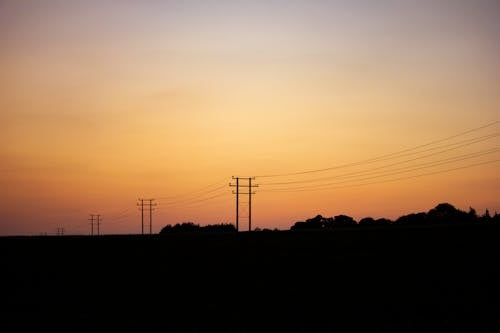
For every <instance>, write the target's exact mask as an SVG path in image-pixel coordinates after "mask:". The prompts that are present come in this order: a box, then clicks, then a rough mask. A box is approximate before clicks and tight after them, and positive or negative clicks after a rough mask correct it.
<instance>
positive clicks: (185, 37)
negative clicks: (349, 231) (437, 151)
mask: <svg viewBox="0 0 500 333" xmlns="http://www.w3.org/2000/svg"><path fill="white" fill-rule="evenodd" d="M498 13H500V6H499V5H498V3H497V2H495V1H488V0H479V1H475V2H473V3H472V2H466V1H440V2H439V3H436V2H435V1H404V2H403V1H392V0H385V1H378V2H376V3H374V2H372V1H252V2H246V1H165V2H163V1H162V2H159V1H144V2H128V1H124V2H120V4H118V3H116V2H112V1H72V2H66V1H60V2H59V1H54V2H50V3H49V4H47V3H43V4H42V3H39V2H37V1H4V2H2V3H0V43H1V48H0V68H1V71H2V76H1V77H0V88H1V89H0V110H1V112H0V139H1V141H0V142H1V144H0V161H1V162H2V166H1V168H0V170H1V173H0V185H1V186H2V188H3V189H4V190H3V191H2V194H1V195H0V199H1V201H0V213H1V215H2V217H3V220H2V223H0V235H8V234H39V233H40V232H48V233H54V232H55V230H56V228H57V227H58V226H65V228H66V230H67V232H69V233H83V234H86V233H88V229H89V227H88V223H87V222H88V221H87V218H88V214H95V213H97V214H101V215H102V216H103V232H104V233H136V232H139V231H140V223H139V222H140V220H139V218H140V216H139V213H138V211H137V207H136V206H135V204H136V200H137V198H139V197H156V198H162V197H172V196H173V197H175V198H177V199H178V200H181V201H182V198H183V197H182V196H181V195H182V194H183V193H186V192H190V191H193V190H197V189H200V188H203V187H204V186H207V185H209V184H212V183H216V182H218V181H220V182H221V184H226V183H229V181H230V180H231V176H232V175H241V176H252V175H259V174H269V173H287V172H294V171H301V170H309V169H316V168H324V167H329V166H333V165H339V164H343V163H349V162H355V161H359V160H364V159H366V158H370V157H373V156H378V155H383V154H387V153H391V152H395V151H399V150H402V149H405V148H408V147H412V146H416V145H419V144H422V143H425V142H429V141H432V140H436V139H440V138H443V137H446V136H449V135H453V134H455V133H459V132H462V131H465V130H467V129H470V128H474V127H478V126H481V125H484V124H487V123H492V122H494V121H497V120H499V118H500V117H499V115H500V110H499V107H500V95H499V94H498V91H499V90H498V89H499V88H500V60H499V58H498V54H500V22H499V21H498ZM488 131H489V132H486V131H485V132H479V133H478V135H482V134H488V133H494V132H497V131H498V125H496V126H493V127H491V128H489V129H488ZM498 143H499V140H498V138H492V139H491V140H488V141H485V142H483V143H481V144H478V145H476V146H474V147H470V149H469V150H468V151H467V152H472V153H474V152H478V151H482V150H485V149H490V148H494V147H496V146H498ZM498 156H499V154H498V152H497V153H494V154H490V155H488V156H487V157H484V160H486V159H494V158H498ZM498 165H499V164H498V163H492V164H486V165H482V166H477V167H474V168H468V169H463V170H456V171H452V172H448V173H443V174H437V175H429V176H426V177H419V178H414V179H406V180H401V181H398V182H387V183H380V184H374V185H369V186H362V187H347V188H337V189H332V190H328V191H313V192H293V193H286V192H284V193H281V192H266V191H265V188H264V187H262V188H260V189H259V190H261V191H258V193H257V194H256V196H255V197H254V210H253V217H254V226H255V227H260V228H280V229H287V228H289V227H290V226H291V225H292V224H293V223H294V222H295V221H298V220H303V219H306V218H309V217H312V216H314V215H316V214H322V215H324V216H334V215H338V214H347V215H351V216H353V217H355V218H356V219H360V218H362V217H365V216H373V217H388V218H396V217H398V216H400V215H403V214H406V213H409V212H415V211H426V210H428V209H430V208H432V207H434V206H435V205H436V204H438V203H440V202H450V203H452V204H454V205H455V206H457V208H460V209H464V210H467V209H468V208H469V206H472V207H474V208H476V209H477V210H478V212H479V213H482V212H484V210H485V209H489V210H490V211H491V212H494V211H495V210H497V211H500V202H499V201H498V198H499V197H500V196H499V193H498V188H500V177H499V176H498ZM319 176H321V175H318V176H315V177H319ZM290 180H293V179H290ZM256 182H257V183H259V182H262V183H264V179H257V181H256ZM230 191H231V189H230V188H229V187H227V195H224V196H221V197H218V198H215V199H214V200H210V201H206V202H200V203H199V204H198V205H195V206H194V207H192V206H186V205H183V204H182V203H181V204H179V205H177V206H175V205H169V200H167V199H163V200H160V199H158V203H159V206H158V210H157V211H155V215H154V231H155V232H158V231H159V230H160V228H161V227H162V226H164V225H166V224H173V223H178V222H184V221H192V222H195V223H200V224H208V223H220V222H224V223H227V222H233V221H234V198H233V196H232V195H231V194H230ZM220 193H222V192H220ZM214 194H219V192H214ZM205 197H206V196H205ZM202 199H203V197H202ZM188 202H189V200H188ZM244 223H245V222H242V225H244Z"/></svg>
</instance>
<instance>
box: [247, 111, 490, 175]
mask: <svg viewBox="0 0 500 333" xmlns="http://www.w3.org/2000/svg"><path fill="white" fill-rule="evenodd" d="M498 123H500V121H494V122H491V123H488V124H486V125H483V126H480V127H476V128H473V129H470V130H467V131H464V132H460V133H458V134H455V135H452V136H448V137H446V138H443V139H439V140H434V141H431V142H428V143H425V144H421V145H417V146H414V147H411V148H407V149H403V150H400V151H397V152H393V153H389V154H385V155H380V156H378V157H373V158H369V159H365V160H361V161H358V162H353V163H347V164H340V165H337V166H332V167H327V168H322V169H313V170H306V171H298V172H289V173H280V174H268V175H260V176H255V177H256V178H272V177H286V176H297V175H305V174H310V173H317V172H324V171H330V170H335V169H340V168H346V167H351V166H357V165H360V164H366V163H373V162H378V161H380V160H382V159H385V158H388V157H393V156H398V155H401V154H404V153H407V152H410V151H414V150H417V149H421V148H424V147H428V146H431V145H435V144H437V143H441V142H446V141H449V140H451V139H455V138H458V137H461V136H464V135H466V134H470V133H473V132H477V131H480V130H483V129H485V128H488V127H491V126H494V125H497V124H498Z"/></svg>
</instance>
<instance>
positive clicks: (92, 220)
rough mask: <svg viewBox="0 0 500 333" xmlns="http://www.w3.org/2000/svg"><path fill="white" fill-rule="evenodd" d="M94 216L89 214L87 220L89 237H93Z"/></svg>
mask: <svg viewBox="0 0 500 333" xmlns="http://www.w3.org/2000/svg"><path fill="white" fill-rule="evenodd" d="M94 216H96V215H95V214H90V218H89V221H90V236H94Z"/></svg>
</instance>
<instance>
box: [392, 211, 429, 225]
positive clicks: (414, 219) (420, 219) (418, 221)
mask: <svg viewBox="0 0 500 333" xmlns="http://www.w3.org/2000/svg"><path fill="white" fill-rule="evenodd" d="M395 223H396V224H403V225H423V224H426V223H427V214H426V213H411V214H408V215H403V216H400V217H399V218H398V219H397V220H396V222H395Z"/></svg>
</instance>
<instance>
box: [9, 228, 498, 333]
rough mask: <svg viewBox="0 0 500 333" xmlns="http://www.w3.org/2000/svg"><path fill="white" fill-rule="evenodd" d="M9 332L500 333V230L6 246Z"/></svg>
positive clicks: (106, 239)
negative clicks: (361, 332)
mask: <svg viewBox="0 0 500 333" xmlns="http://www.w3.org/2000/svg"><path fill="white" fill-rule="evenodd" d="M0 251H1V252H0V253H1V254H0V258H1V267H2V269H1V282H2V296H1V308H0V311H1V318H0V319H1V324H0V325H1V327H0V330H1V331H2V332H11V331H30V332H40V331H46V332H52V331H55V330H57V331H65V332H75V331H77V332H79V331H89V332H95V331H113V332H115V331H116V332H120V331H124V330H126V331H134V332H145V331H165V332H334V331H335V332H347V331H359V330H363V331H370V332H429V331H432V332H498V331H500V297H499V296H500V294H499V292H498V287H497V286H498V284H499V283H500V269H499V264H500V226H498V225H476V226H456V227H453V228H446V227H434V228H428V227H427V228H409V227H385V228H371V229H370V228H356V229H351V230H338V231H334V232H328V233H327V232H323V233H321V232H320V233H317V232H316V233H311V232H309V233H307V232H301V233H299V232H258V233H252V234H248V233H239V234H177V235H175V234H172V235H166V236H158V235H156V236H142V237H141V236H100V237H94V238H90V237H70V236H64V237H4V238H0Z"/></svg>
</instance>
